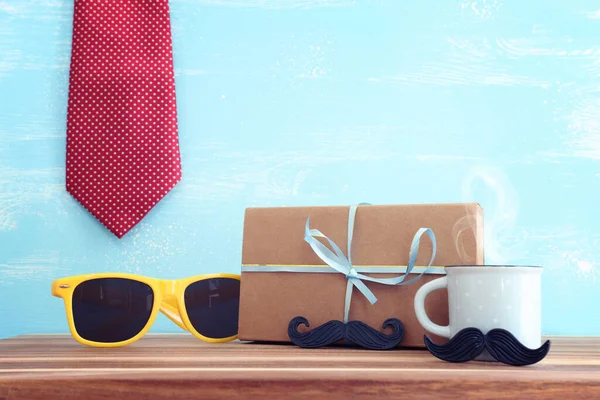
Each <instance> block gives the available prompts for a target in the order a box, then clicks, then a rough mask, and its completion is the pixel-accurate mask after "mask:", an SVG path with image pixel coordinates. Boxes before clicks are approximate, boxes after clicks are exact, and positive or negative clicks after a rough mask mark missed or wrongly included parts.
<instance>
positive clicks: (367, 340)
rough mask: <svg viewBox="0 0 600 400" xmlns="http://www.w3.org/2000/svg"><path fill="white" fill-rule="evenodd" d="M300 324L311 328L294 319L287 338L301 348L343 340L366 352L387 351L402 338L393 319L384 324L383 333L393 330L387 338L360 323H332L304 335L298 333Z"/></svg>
mask: <svg viewBox="0 0 600 400" xmlns="http://www.w3.org/2000/svg"><path fill="white" fill-rule="evenodd" d="M300 324H304V325H306V326H307V327H309V326H310V324H309V323H308V321H307V319H306V318H304V317H295V318H293V319H292V320H291V321H290V324H289V325H288V336H289V338H290V340H291V341H292V343H294V344H295V345H296V346H300V347H304V348H312V349H314V348H318V347H322V346H327V345H329V344H332V343H335V342H338V341H340V340H342V339H346V340H348V341H350V342H352V343H354V344H357V345H359V346H361V347H364V348H366V349H370V350H388V349H391V348H394V347H396V346H397V345H398V343H400V341H401V340H402V338H403V337H404V326H403V325H402V322H400V320H398V319H396V318H390V319H387V320H386V321H385V322H384V323H383V326H382V328H383V329H385V328H387V327H388V326H391V327H392V328H393V329H394V331H393V332H392V333H391V334H389V335H386V334H385V333H381V332H379V331H378V330H376V329H373V328H371V327H370V326H369V325H367V324H365V323H364V322H361V321H350V322H348V323H347V324H344V323H343V322H342V321H336V320H333V321H329V322H326V323H324V324H323V325H321V326H319V327H317V328H315V329H313V330H311V331H308V332H304V333H301V332H298V326H299V325H300Z"/></svg>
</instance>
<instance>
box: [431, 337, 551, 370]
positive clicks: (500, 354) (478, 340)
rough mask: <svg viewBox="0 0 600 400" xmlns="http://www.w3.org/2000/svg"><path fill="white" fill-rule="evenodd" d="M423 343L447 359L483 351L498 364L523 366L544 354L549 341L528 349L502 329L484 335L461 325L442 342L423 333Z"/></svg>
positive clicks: (457, 360)
mask: <svg viewBox="0 0 600 400" xmlns="http://www.w3.org/2000/svg"><path fill="white" fill-rule="evenodd" d="M425 346H426V347H427V349H428V350H429V352H430V353H431V354H433V355H434V356H436V357H437V358H439V359H440V360H444V361H448V362H454V363H461V362H467V361H470V360H473V359H474V358H476V357H477V356H479V355H480V354H481V353H483V351H484V350H487V351H488V353H490V355H491V356H492V357H493V358H494V359H495V360H497V361H500V362H501V363H504V364H508V365H514V366H523V365H530V364H535V363H537V362H539V361H541V360H542V359H543V358H544V357H546V355H547V354H548V351H549V350H550V341H549V340H547V341H546V343H544V344H543V345H542V346H540V348H538V349H530V348H528V347H526V346H525V345H523V344H522V343H521V342H519V340H518V339H517V338H516V337H514V336H513V335H512V334H511V333H510V332H508V331H506V330H504V329H492V330H491V331H489V332H488V333H487V334H485V335H484V334H483V332H481V331H480V330H479V329H477V328H465V329H463V330H461V331H460V332H458V333H457V334H456V336H454V337H453V338H452V339H451V340H450V341H449V342H448V343H446V344H443V345H438V344H435V343H433V342H432V341H431V339H429V337H428V336H427V335H425Z"/></svg>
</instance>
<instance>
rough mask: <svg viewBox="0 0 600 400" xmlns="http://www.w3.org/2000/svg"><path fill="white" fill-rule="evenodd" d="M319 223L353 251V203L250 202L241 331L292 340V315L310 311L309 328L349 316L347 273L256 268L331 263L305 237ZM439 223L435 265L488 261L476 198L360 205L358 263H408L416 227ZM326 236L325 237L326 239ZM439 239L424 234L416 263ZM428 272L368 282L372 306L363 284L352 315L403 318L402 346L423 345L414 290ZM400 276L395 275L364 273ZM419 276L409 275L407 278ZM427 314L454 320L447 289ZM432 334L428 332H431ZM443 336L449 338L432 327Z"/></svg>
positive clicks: (245, 335)
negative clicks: (401, 282)
mask: <svg viewBox="0 0 600 400" xmlns="http://www.w3.org/2000/svg"><path fill="white" fill-rule="evenodd" d="M309 216H310V228H311V229H318V230H319V231H321V232H322V233H323V234H324V235H326V236H328V237H329V238H330V239H331V240H333V241H334V242H335V243H336V244H337V245H338V246H339V247H340V249H342V250H343V251H344V253H346V251H347V250H346V249H347V238H348V216H349V206H333V207H323V206H319V207H278V208H248V209H247V210H246V214H245V218H244V238H243V248H242V278H241V289H240V291H241V292H240V315H239V338H240V339H241V340H248V341H269V342H289V341H290V340H289V338H288V335H287V329H288V324H289V322H290V320H291V319H292V318H294V317H297V316H303V317H305V318H307V320H308V321H309V323H310V328H306V327H304V326H303V325H301V326H300V327H299V328H298V329H299V330H300V331H306V330H309V329H312V328H314V327H318V326H320V325H322V324H323V323H325V322H328V321H330V320H340V321H342V320H343V318H344V304H345V294H346V284H347V280H346V277H345V275H344V274H341V273H297V272H252V270H251V269H252V266H255V265H320V266H326V264H325V263H324V262H323V261H322V260H321V259H320V258H319V257H318V256H317V255H316V254H315V253H314V252H313V250H312V249H311V247H310V245H309V244H308V243H307V242H305V241H304V228H305V224H306V220H307V218H308V217H309ZM419 228H430V229H431V230H433V232H434V234H435V237H436V242H437V252H436V256H435V259H434V261H433V263H432V266H438V267H443V266H446V265H456V264H466V265H482V264H483V261H484V259H483V210H482V208H481V206H480V205H479V204H477V203H454V204H415V205H364V206H363V205H361V206H359V207H358V210H357V212H356V219H355V224H354V237H353V241H352V264H353V265H355V266H357V267H359V266H364V265H367V266H388V265H395V266H406V265H407V263H408V261H409V251H410V247H411V243H412V240H413V237H414V235H415V233H416V232H417V231H418V230H419ZM321 242H322V243H326V242H325V241H324V240H321ZM431 252H432V244H431V241H430V239H429V237H428V236H427V235H423V236H422V238H421V242H420V246H419V254H418V257H417V261H416V264H415V266H416V267H418V266H427V264H428V262H429V260H430V258H431ZM435 270H437V271H438V274H429V273H428V274H425V275H423V276H422V277H421V279H419V280H418V281H416V282H415V283H413V284H410V285H406V286H388V285H383V284H379V283H375V282H368V281H364V283H365V284H366V285H367V287H368V288H369V289H370V290H371V291H372V292H373V293H374V294H375V296H376V297H377V302H376V303H375V304H373V305H371V304H370V303H369V301H368V300H367V299H366V297H365V296H364V295H363V294H362V293H361V292H360V291H358V290H357V289H356V288H354V290H353V294H352V301H351V306H350V315H349V320H350V321H352V320H359V321H362V322H364V323H366V324H368V325H369V326H371V327H373V328H376V329H378V330H380V331H382V332H386V331H387V332H386V333H389V329H390V328H387V329H386V330H385V331H384V330H382V329H381V326H382V324H383V322H384V321H385V320H386V319H388V318H398V319H399V320H400V321H402V324H403V325H404V338H403V340H402V342H400V345H399V346H400V347H424V342H423V335H424V334H425V333H426V332H425V330H424V329H423V328H422V327H421V325H420V324H419V322H418V321H417V318H416V315H415V312H414V304H413V300H414V296H415V293H416V292H417V290H418V289H419V288H420V287H421V286H423V285H424V284H425V283H427V282H429V281H431V280H433V279H436V278H439V277H440V275H439V272H440V271H441V270H440V268H437V269H435ZM365 275H370V276H376V277H378V278H379V277H382V278H384V277H393V276H398V275H402V274H401V273H394V274H383V273H377V274H367V273H366V274H365ZM412 276H413V275H412V274H410V275H409V277H407V279H410V278H411V277H412ZM426 309H427V314H428V315H429V316H430V318H431V319H432V321H434V322H435V323H437V324H440V325H447V324H448V298H447V292H446V290H438V291H435V292H433V293H431V294H430V295H429V296H428V297H427V303H426ZM428 334H429V333H428ZM429 335H430V337H432V338H433V340H435V341H438V342H443V341H446V340H447V339H444V338H440V337H437V336H435V335H431V334H429Z"/></svg>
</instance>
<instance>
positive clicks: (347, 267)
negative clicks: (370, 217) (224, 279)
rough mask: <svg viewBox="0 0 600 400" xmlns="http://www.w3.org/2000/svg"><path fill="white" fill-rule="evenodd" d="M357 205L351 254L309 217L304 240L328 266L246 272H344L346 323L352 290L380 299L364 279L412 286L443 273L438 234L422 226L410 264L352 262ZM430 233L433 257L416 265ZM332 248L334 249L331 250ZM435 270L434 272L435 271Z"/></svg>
mask: <svg viewBox="0 0 600 400" xmlns="http://www.w3.org/2000/svg"><path fill="white" fill-rule="evenodd" d="M357 209H358V205H352V206H350V214H349V216H348V256H346V255H345V254H344V252H343V251H342V250H341V249H340V248H339V246H338V245H336V244H335V242H333V241H332V240H331V239H329V238H328V237H327V236H326V235H324V234H323V233H321V232H320V231H319V230H317V229H311V228H310V217H308V218H307V220H306V225H305V229H304V240H305V241H306V242H307V243H308V244H309V245H310V247H311V248H312V249H313V251H314V252H315V254H316V255H317V256H318V257H319V258H320V259H321V260H323V262H325V264H327V265H328V266H329V267H326V266H312V265H256V264H253V265H248V264H246V265H243V266H242V271H243V272H300V273H302V272H313V273H315V272H318V273H331V272H333V273H340V274H343V275H344V276H345V277H346V279H347V281H348V283H347V286H346V300H345V306H344V323H347V322H348V315H349V313H350V303H351V301H352V291H353V288H354V287H356V288H357V289H358V290H359V291H360V292H361V293H362V294H363V295H364V296H365V297H366V298H367V300H368V301H369V303H371V304H375V303H376V302H377V297H376V296H375V294H374V293H373V292H372V291H371V289H369V288H368V287H367V285H366V284H365V283H364V282H363V281H368V282H375V283H379V284H382V285H392V286H404V285H410V284H412V283H414V282H416V281H417V280H419V279H420V278H421V277H422V276H423V274H425V273H432V272H433V273H438V274H443V273H444V271H443V267H438V266H432V265H431V264H432V263H433V260H434V259H435V253H436V240H435V234H434V233H433V231H432V230H431V229H429V228H420V229H419V230H418V231H417V233H415V235H414V237H413V240H412V244H411V246H410V252H409V257H408V264H407V265H406V266H360V267H358V266H354V265H352V237H353V233H354V222H355V220H356V211H357ZM424 234H427V235H428V236H429V238H430V239H431V243H432V251H431V259H430V260H429V263H428V264H427V266H426V267H416V266H415V263H416V261H417V256H418V254H419V244H420V242H421V237H422V236H423V235H424ZM317 238H322V239H325V240H326V241H327V242H328V243H329V245H330V246H331V249H330V248H328V247H327V246H325V245H324V244H323V243H321V242H320V241H319V240H318V239H317ZM332 249H333V250H332ZM432 270H435V271H432ZM396 272H403V273H404V274H403V275H401V276H397V277H393V278H374V277H372V276H368V275H364V274H363V273H396ZM417 272H420V273H418V275H416V276H415V277H413V278H411V279H406V278H407V277H408V275H409V274H410V273H417Z"/></svg>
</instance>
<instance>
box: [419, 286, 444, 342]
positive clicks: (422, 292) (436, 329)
mask: <svg viewBox="0 0 600 400" xmlns="http://www.w3.org/2000/svg"><path fill="white" fill-rule="evenodd" d="M447 287H448V277H446V276H444V277H442V278H438V279H435V280H433V281H431V282H427V283H426V284H424V285H423V286H421V287H420V288H419V290H418V291H417V294H416V295H415V314H417V320H419V323H420V324H421V325H422V326H423V328H425V329H426V330H428V331H429V332H431V333H433V334H435V335H438V336H441V337H445V338H448V339H449V338H450V326H440V325H438V324H436V323H434V322H432V321H431V319H429V317H428V316H427V313H426V312H425V298H426V297H427V296H428V295H429V293H431V292H433V291H434V290H439V289H444V288H447Z"/></svg>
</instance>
